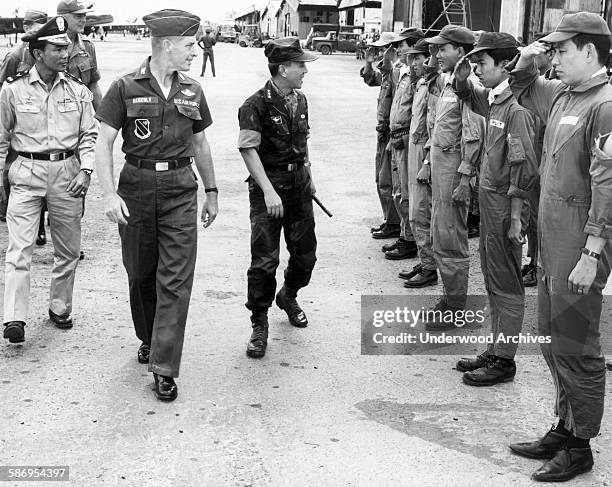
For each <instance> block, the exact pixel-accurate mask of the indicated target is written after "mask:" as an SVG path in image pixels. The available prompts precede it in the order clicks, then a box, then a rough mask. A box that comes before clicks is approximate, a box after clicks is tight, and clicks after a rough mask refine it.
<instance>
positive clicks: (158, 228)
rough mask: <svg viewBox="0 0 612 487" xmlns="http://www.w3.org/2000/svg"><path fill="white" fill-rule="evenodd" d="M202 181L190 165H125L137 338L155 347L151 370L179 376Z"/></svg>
mask: <svg viewBox="0 0 612 487" xmlns="http://www.w3.org/2000/svg"><path fill="white" fill-rule="evenodd" d="M197 188H198V184H197V180H196V177H195V174H194V172H193V170H192V168H191V166H187V167H183V168H179V169H175V170H170V171H154V170H150V169H144V168H140V169H139V168H137V167H135V166H132V165H129V164H127V163H126V164H125V165H124V166H123V169H122V170H121V175H120V177H119V187H118V194H119V196H121V198H123V200H124V201H125V203H126V205H127V207H128V210H129V213H130V216H129V218H128V219H127V220H128V224H127V225H120V226H119V234H120V236H121V245H122V250H123V264H124V266H125V270H126V271H127V274H128V282H129V287H130V306H131V310H132V319H133V321H134V328H135V330H136V335H137V336H138V338H139V339H140V340H142V341H143V342H144V343H146V344H150V345H151V356H150V359H149V371H151V372H154V373H156V374H161V375H165V376H169V377H178V373H179V366H180V362H181V354H182V350H183V339H184V335H185V323H186V321H187V311H188V308H189V300H190V297H191V288H192V284H193V275H194V269H195V262H196V251H197Z"/></svg>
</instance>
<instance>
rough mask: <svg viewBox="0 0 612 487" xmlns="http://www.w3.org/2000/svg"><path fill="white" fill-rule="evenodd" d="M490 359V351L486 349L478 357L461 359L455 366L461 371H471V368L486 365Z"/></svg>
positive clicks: (474, 368)
mask: <svg viewBox="0 0 612 487" xmlns="http://www.w3.org/2000/svg"><path fill="white" fill-rule="evenodd" d="M488 360H489V351H488V350H485V351H484V352H482V353H481V354H480V355H478V357H476V358H462V359H459V361H458V362H457V365H456V366H455V368H456V369H457V370H458V371H459V372H469V371H471V370H476V369H479V368H480V367H484V365H485V364H486V363H487V361H488Z"/></svg>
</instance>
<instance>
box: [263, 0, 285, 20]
mask: <svg viewBox="0 0 612 487" xmlns="http://www.w3.org/2000/svg"><path fill="white" fill-rule="evenodd" d="M280 6H281V0H270V1H269V2H268V4H267V5H266V8H264V9H263V11H262V12H261V16H262V17H263V16H265V15H266V13H267V14H268V16H270V17H276V12H278V10H279V9H280Z"/></svg>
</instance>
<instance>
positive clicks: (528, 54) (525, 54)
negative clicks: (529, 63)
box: [521, 41, 550, 60]
mask: <svg viewBox="0 0 612 487" xmlns="http://www.w3.org/2000/svg"><path fill="white" fill-rule="evenodd" d="M548 51H550V44H547V43H546V42H539V41H535V42H533V43H531V44H529V45H528V46H527V47H524V48H523V49H522V50H521V57H522V58H523V59H525V60H529V59H533V58H534V57H536V56H539V55H540V54H544V53H546V52H548Z"/></svg>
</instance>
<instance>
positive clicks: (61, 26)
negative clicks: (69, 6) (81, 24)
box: [55, 17, 66, 32]
mask: <svg viewBox="0 0 612 487" xmlns="http://www.w3.org/2000/svg"><path fill="white" fill-rule="evenodd" d="M55 23H56V24H57V29H58V30H59V31H60V32H64V31H65V30H66V23H65V22H64V17H57V18H56V19H55Z"/></svg>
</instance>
